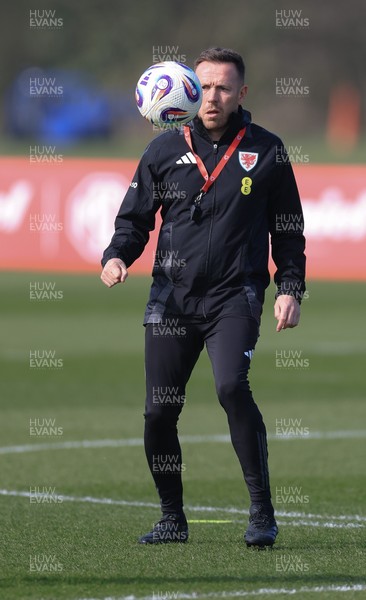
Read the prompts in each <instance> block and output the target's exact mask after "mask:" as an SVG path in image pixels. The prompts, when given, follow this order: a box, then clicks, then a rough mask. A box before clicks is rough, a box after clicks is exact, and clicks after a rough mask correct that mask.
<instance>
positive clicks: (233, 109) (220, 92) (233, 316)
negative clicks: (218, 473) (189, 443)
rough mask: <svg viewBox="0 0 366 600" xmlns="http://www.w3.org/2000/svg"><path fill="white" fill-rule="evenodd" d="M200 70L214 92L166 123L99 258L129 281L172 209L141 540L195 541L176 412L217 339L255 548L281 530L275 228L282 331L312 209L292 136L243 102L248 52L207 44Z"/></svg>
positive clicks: (154, 298)
mask: <svg viewBox="0 0 366 600" xmlns="http://www.w3.org/2000/svg"><path fill="white" fill-rule="evenodd" d="M195 69H196V74H197V76H198V78H199V80H200V82H201V85H202V90H203V101H202V105H201V108H200V110H199V113H198V115H197V117H196V118H195V119H194V120H193V121H192V122H191V123H190V126H189V127H185V128H182V129H181V130H176V131H170V132H167V133H164V134H163V135H161V136H159V137H158V138H157V139H155V140H154V141H153V142H152V143H151V144H150V146H148V148H147V150H146V151H145V154H144V155H143V157H142V159H141V161H140V164H139V166H138V169H137V171H136V174H135V177H134V181H133V183H132V184H131V188H130V189H129V191H128V192H127V194H126V196H125V198H124V200H123V203H122V206H121V208H120V211H119V213H118V216H117V218H116V223H115V226H116V230H115V234H114V236H113V238H112V241H111V244H110V246H109V247H108V248H107V249H106V250H105V252H104V256H103V260H102V264H103V266H104V269H103V272H102V275H101V278H102V281H103V282H104V283H105V284H106V285H107V286H108V287H112V286H113V285H115V284H117V283H120V282H124V281H125V280H126V277H127V269H128V267H129V266H130V265H131V264H132V263H133V262H134V261H135V260H136V259H137V258H138V257H139V256H140V254H141V253H142V251H143V249H144V247H145V244H146V243H147V241H148V238H149V232H150V231H151V230H153V228H154V225H155V213H156V212H157V211H158V210H159V209H161V215H162V219H163V222H162V226H161V229H160V234H159V240H158V246H157V253H156V260H155V264H154V269H153V278H154V279H153V283H152V287H151V292H150V298H149V301H148V304H147V308H146V313H145V320H144V325H145V328H146V357H145V368H146V408H145V451H146V456H147V461H148V464H149V467H150V470H151V473H152V476H153V479H154V482H155V485H156V489H157V491H158V494H159V496H160V501H161V510H162V518H161V519H160V521H159V522H158V523H157V524H156V525H155V526H154V527H153V529H152V531H151V532H149V533H147V534H145V535H143V536H142V537H141V538H140V540H139V542H140V543H143V544H150V543H168V542H177V541H178V542H185V541H187V539H188V526H187V521H186V517H185V515H184V511H183V489H182V479H181V471H182V470H183V469H182V455H181V449H180V445H179V440H178V435H177V421H178V418H179V414H180V412H181V410H182V407H183V404H184V400H185V387H186V384H187V382H188V380H189V377H190V374H191V372H192V369H193V367H194V365H195V363H196V361H197V359H198V357H199V354H200V352H201V350H202V349H203V346H204V345H205V344H206V348H207V351H208V354H209V357H210V360H211V363H212V367H213V372H214V378H215V384H216V390H217V395H218V398H219V401H220V403H221V405H222V406H223V408H224V410H225V411H226V414H227V419H228V423H229V428H230V434H231V440H232V443H233V446H234V449H235V452H236V454H237V456H238V459H239V461H240V465H241V467H242V470H243V474H244V478H245V482H246V484H247V487H248V491H249V494H250V499H251V506H250V514H249V526H248V528H247V531H246V532H245V535H244V539H245V541H246V543H247V545H248V546H272V545H273V543H274V542H275V539H276V536H277V533H278V529H277V525H276V521H275V517H274V511H273V506H272V503H271V492H270V485H269V475H268V463H267V458H268V452H267V439H266V429H265V425H264V423H263V419H262V415H261V413H260V411H259V409H258V407H257V405H256V404H255V402H254V400H253V397H252V393H251V390H250V388H249V383H248V379H247V375H248V371H249V367H250V360H251V357H252V354H253V351H254V348H255V345H256V341H257V338H258V335H259V325H260V316H261V312H262V305H263V301H264V291H265V288H266V287H267V286H268V284H269V279H270V278H269V273H268V248H269V243H268V238H269V234H270V235H271V243H272V257H273V259H274V262H275V264H276V266H277V271H276V274H275V283H276V285H277V294H276V302H275V307H274V314H275V318H276V319H277V321H278V323H277V331H281V330H282V329H287V328H289V327H295V326H296V325H297V324H298V322H299V317H300V307H299V303H300V301H301V298H302V295H303V292H304V290H305V284H304V271H305V257H304V247H305V242H304V237H303V234H302V226H303V216H302V210H301V205H300V200H299V195H298V191H297V187H296V183H295V179H294V176H293V172H292V167H291V165H290V164H289V162H288V158H287V155H286V152H285V150H284V148H283V144H282V142H281V140H280V139H279V138H277V137H276V136H275V135H273V134H272V133H269V132H268V131H266V130H265V129H263V128H262V127H259V126H258V125H255V124H252V123H251V116H250V113H248V112H247V111H245V110H243V109H242V107H241V104H242V102H243V100H244V98H245V96H246V94H247V86H246V85H245V83H244V73H245V68H244V63H243V60H242V58H241V56H240V55H239V54H237V53H236V52H233V51H232V50H228V49H221V48H212V49H209V50H205V51H204V52H202V53H201V54H200V56H199V57H198V59H197V60H196V62H195ZM223 157H224V158H223ZM200 159H201V160H200ZM202 163H203V164H202ZM218 165H219V167H218V168H217V169H216V170H215V167H217V166H218ZM218 171H219V172H218ZM207 175H208V176H211V175H212V176H213V178H214V181H213V182H211V181H209V179H208V178H207ZM170 184H173V186H174V189H175V190H180V191H182V192H184V193H182V194H181V197H179V199H176V200H174V199H172V196H173V195H172V194H170V199H169V198H168V194H166V199H165V200H164V199H163V200H161V201H157V200H156V197H154V196H156V194H154V190H166V189H172V188H169V185H170ZM202 188H203V192H202ZM158 196H159V198H160V195H159V194H158ZM289 221H292V222H293V224H294V223H296V227H294V226H292V227H289V226H288V223H289ZM285 224H286V227H285V226H284V225H285ZM299 224H300V227H299ZM173 324H174V327H173V326H172V325H173ZM173 390H174V402H172V393H173V392H172V391H173ZM161 396H162V398H161ZM157 398H158V401H156V400H157ZM164 400H166V402H165V401H164ZM172 464H173V465H174V467H175V469H172V468H171V467H172ZM168 466H169V467H170V468H169V469H168Z"/></svg>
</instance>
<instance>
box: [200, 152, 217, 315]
mask: <svg viewBox="0 0 366 600" xmlns="http://www.w3.org/2000/svg"><path fill="white" fill-rule="evenodd" d="M217 152H218V144H217V143H216V142H215V143H214V144H213V153H214V155H215V167H216V164H217ZM213 193H214V196H213V200H212V213H211V220H210V229H209V233H208V240H207V258H206V265H205V271H206V277H208V263H209V260H210V246H211V238H212V228H213V220H214V213H215V199H216V183H214V184H213ZM202 312H203V316H204V318H205V319H207V315H206V308H205V296H204V297H203V298H202Z"/></svg>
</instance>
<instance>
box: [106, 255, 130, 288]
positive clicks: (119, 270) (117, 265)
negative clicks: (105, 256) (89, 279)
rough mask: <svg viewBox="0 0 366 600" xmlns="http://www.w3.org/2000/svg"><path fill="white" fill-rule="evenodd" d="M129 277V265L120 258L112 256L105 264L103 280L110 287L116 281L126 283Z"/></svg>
mask: <svg viewBox="0 0 366 600" xmlns="http://www.w3.org/2000/svg"><path fill="white" fill-rule="evenodd" d="M127 277H128V272H127V267H126V265H125V263H124V262H123V260H121V259H120V258H111V259H110V260H109V261H108V262H107V263H106V265H105V267H104V269H103V271H102V274H101V276H100V278H101V280H102V281H103V283H105V285H106V286H107V287H109V288H111V287H113V286H114V285H116V283H124V282H125V281H126V279H127Z"/></svg>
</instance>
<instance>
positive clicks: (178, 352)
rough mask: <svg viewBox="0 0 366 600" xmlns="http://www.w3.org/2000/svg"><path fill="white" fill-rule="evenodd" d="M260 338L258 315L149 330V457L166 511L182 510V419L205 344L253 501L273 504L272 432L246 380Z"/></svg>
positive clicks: (170, 322) (154, 326) (166, 324)
mask: <svg viewBox="0 0 366 600" xmlns="http://www.w3.org/2000/svg"><path fill="white" fill-rule="evenodd" d="M257 338H258V324H257V322H256V320H255V319H253V318H251V317H223V318H221V319H219V320H217V321H214V322H211V323H205V324H202V323H201V324H192V323H189V324H178V323H177V321H173V320H167V321H164V322H163V323H161V324H159V325H158V324H149V325H147V326H146V345H145V368H146V408H145V451H146V457H147V460H148V464H149V467H150V470H151V473H152V476H153V478H154V482H155V485H156V488H157V491H158V493H159V496H160V500H161V508H162V511H163V512H164V513H167V512H180V511H181V510H182V507H183V488H182V478H181V470H182V469H181V465H182V453H181V448H180V445H179V440H178V435H177V421H178V418H179V414H180V412H181V410H182V408H183V406H184V403H185V388H186V384H187V382H188V380H189V377H190V375H191V372H192V369H193V367H194V365H195V364H196V362H197V359H198V357H199V355H200V352H201V350H202V349H203V346H204V344H206V347H207V351H208V354H209V357H210V360H211V364H212V369H213V373H214V377H215V385H216V390H217V395H218V398H219V401H220V403H221V405H222V406H223V408H224V410H225V411H226V414H227V419H228V423H229V428H230V435H231V440H232V443H233V446H234V449H235V452H236V454H237V456H238V458H239V461H240V465H241V467H242V470H243V474H244V478H245V481H246V484H247V487H248V490H249V494H250V498H251V500H252V502H263V501H268V500H269V499H270V497H271V495H270V487H269V477H268V463H267V456H268V453H267V439H266V428H265V425H264V423H263V419H262V415H261V413H260V411H259V409H258V407H257V405H256V404H255V402H254V400H253V397H252V392H251V390H250V387H249V383H248V378H247V375H248V371H249V367H250V359H251V351H253V350H254V347H255V344H256V341H257ZM187 410H189V409H187ZM202 433H204V432H203V431H202Z"/></svg>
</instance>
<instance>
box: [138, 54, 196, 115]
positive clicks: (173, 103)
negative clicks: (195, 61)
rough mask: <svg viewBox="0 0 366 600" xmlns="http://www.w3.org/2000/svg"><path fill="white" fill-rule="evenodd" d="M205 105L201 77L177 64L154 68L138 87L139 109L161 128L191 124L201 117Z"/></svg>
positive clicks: (166, 64) (142, 77)
mask: <svg viewBox="0 0 366 600" xmlns="http://www.w3.org/2000/svg"><path fill="white" fill-rule="evenodd" d="M201 102H202V88H201V84H200V82H199V79H198V77H197V75H196V74H195V72H194V71H192V69H190V68H189V67H187V66H186V65H184V64H182V63H178V62H174V61H165V62H160V63H156V64H155V65H152V66H151V67H149V68H148V69H146V71H145V72H144V73H143V74H142V75H141V77H140V79H139V80H138V83H137V86H136V103H137V108H138V109H139V111H140V113H141V114H142V116H143V117H145V119H147V120H148V121H150V122H151V123H153V124H154V125H157V126H160V127H161V126H166V125H184V124H185V123H188V122H189V121H191V120H192V119H193V118H194V117H195V116H196V114H197V113H198V111H199V109H200V106H201Z"/></svg>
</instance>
